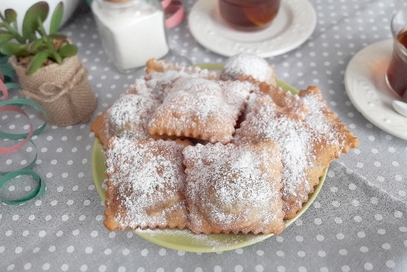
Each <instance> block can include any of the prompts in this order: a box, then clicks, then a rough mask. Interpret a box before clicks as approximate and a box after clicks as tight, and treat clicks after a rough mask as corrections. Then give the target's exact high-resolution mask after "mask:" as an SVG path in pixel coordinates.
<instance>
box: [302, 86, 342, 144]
mask: <svg viewBox="0 0 407 272" xmlns="http://www.w3.org/2000/svg"><path fill="white" fill-rule="evenodd" d="M301 99H302V100H303V101H304V102H305V103H307V104H308V108H309V110H308V112H307V114H306V115H305V121H306V122H307V123H308V124H309V125H310V127H312V128H313V129H315V130H317V131H318V132H319V133H321V134H325V135H326V136H327V137H328V139H329V140H330V142H331V144H334V145H339V146H340V147H341V148H343V145H344V135H343V134H342V133H340V132H339V131H337V130H336V129H334V127H333V126H334V124H335V123H334V122H332V120H329V119H328V118H327V116H326V113H327V112H328V111H329V110H328V109H327V106H326V104H325V103H324V102H323V101H322V100H321V99H320V98H319V97H318V95H316V94H307V95H305V96H302V97H301Z"/></svg>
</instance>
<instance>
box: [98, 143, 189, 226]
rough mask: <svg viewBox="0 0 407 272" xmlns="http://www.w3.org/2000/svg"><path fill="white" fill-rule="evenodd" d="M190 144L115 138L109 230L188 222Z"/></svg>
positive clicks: (109, 154) (110, 155)
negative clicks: (186, 164) (185, 154)
mask: <svg viewBox="0 0 407 272" xmlns="http://www.w3.org/2000/svg"><path fill="white" fill-rule="evenodd" d="M188 144H189V143H188V142H187V141H180V140H178V141H164V140H157V141H155V140H153V139H148V140H136V139H134V138H126V137H122V138H119V137H112V138H111V139H110V140H109V143H108V145H107V150H106V152H105V154H106V166H107V170H106V176H107V181H106V186H107V190H106V196H107V200H106V201H105V204H106V210H105V215H106V219H105V221H104V224H105V226H106V227H107V228H108V229H109V230H115V229H120V230H124V229H126V228H130V229H135V228H140V229H146V228H149V229H155V228H160V229H162V228H179V229H183V228H184V227H185V225H186V220H187V215H186V213H187V210H186V207H185V201H184V198H183V194H182V191H183V189H184V184H185V173H184V166H183V163H182V161H183V156H182V150H183V149H184V147H185V146H186V145H188Z"/></svg>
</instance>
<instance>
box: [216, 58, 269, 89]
mask: <svg viewBox="0 0 407 272" xmlns="http://www.w3.org/2000/svg"><path fill="white" fill-rule="evenodd" d="M242 75H245V76H247V77H251V78H252V79H254V80H256V81H258V82H265V83H267V84H268V85H270V86H273V87H276V86H277V83H276V75H275V73H274V67H273V66H272V65H270V64H268V63H267V61H266V60H264V59H263V58H260V57H258V56H256V55H253V54H250V53H240V54H236V55H234V56H232V57H230V58H229V59H227V60H226V62H225V65H224V67H223V69H222V70H221V73H220V79H222V80H237V79H239V77H240V76H242Z"/></svg>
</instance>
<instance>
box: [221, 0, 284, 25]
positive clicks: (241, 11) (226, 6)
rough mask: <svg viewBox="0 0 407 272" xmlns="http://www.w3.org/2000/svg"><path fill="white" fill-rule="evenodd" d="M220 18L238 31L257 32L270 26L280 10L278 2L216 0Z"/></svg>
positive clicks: (275, 0)
mask: <svg viewBox="0 0 407 272" xmlns="http://www.w3.org/2000/svg"><path fill="white" fill-rule="evenodd" d="M218 3H219V11H220V16H221V17H222V19H223V20H224V22H225V23H226V25H228V26H229V27H231V28H233V29H235V30H239V31H258V30H261V29H264V28H266V27H267V26H269V25H270V24H271V22H272V21H273V20H274V18H275V17H276V16H277V13H278V11H279V9H280V0H218Z"/></svg>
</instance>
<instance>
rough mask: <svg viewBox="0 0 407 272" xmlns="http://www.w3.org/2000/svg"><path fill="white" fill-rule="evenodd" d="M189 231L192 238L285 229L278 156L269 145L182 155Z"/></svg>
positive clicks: (193, 149) (213, 147)
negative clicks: (216, 234)
mask: <svg viewBox="0 0 407 272" xmlns="http://www.w3.org/2000/svg"><path fill="white" fill-rule="evenodd" d="M183 154H184V158H185V159H184V164H185V166H186V170H185V172H186V174H187V179H186V188H185V198H186V202H187V205H188V210H189V214H188V219H189V220H188V228H189V229H190V230H192V231H193V232H194V233H204V234H210V233H235V234H236V233H239V232H242V233H245V234H247V233H249V232H251V233H255V234H258V233H264V234H266V233H275V234H279V233H281V232H282V231H283V229H284V228H285V224H284V221H283V217H284V213H283V211H282V201H281V192H280V190H281V168H282V165H281V157H280V152H279V148H278V144H276V143H275V142H273V141H268V142H261V143H257V144H245V145H239V146H238V145H234V144H227V145H222V144H220V143H217V144H207V145H196V146H188V147H186V148H185V149H184V151H183Z"/></svg>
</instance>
